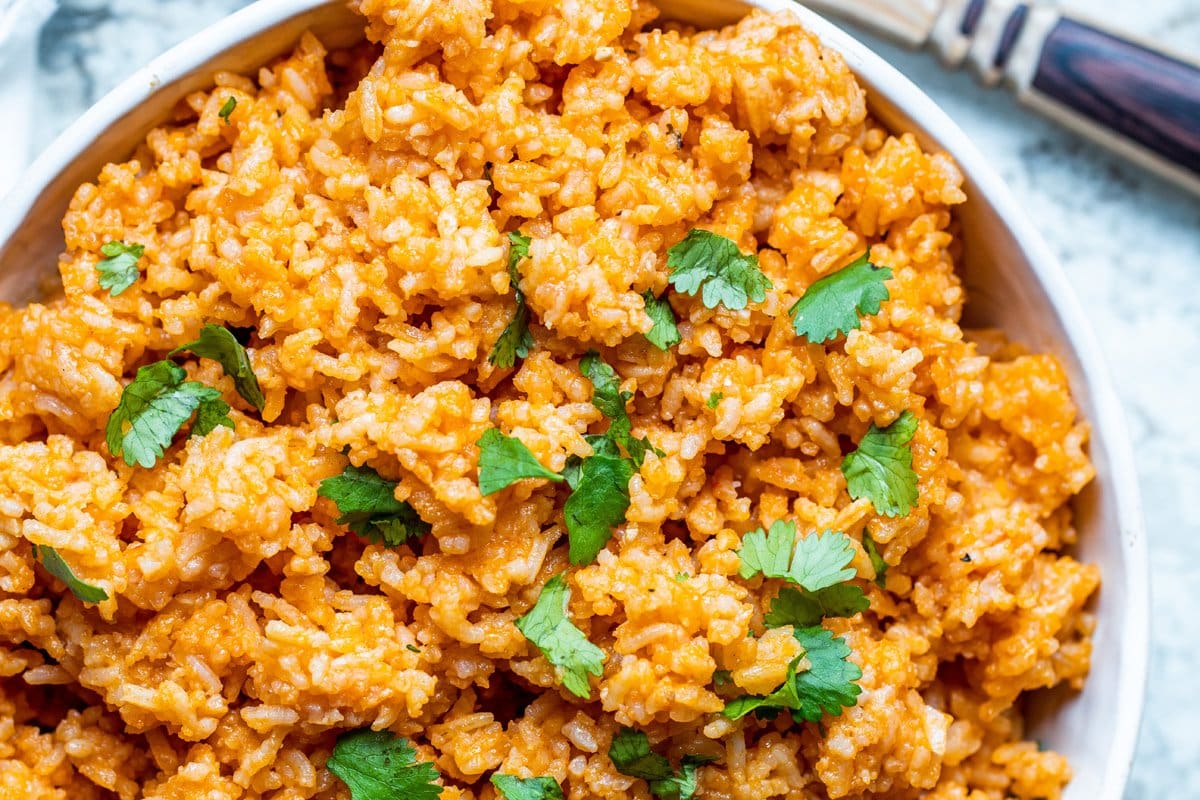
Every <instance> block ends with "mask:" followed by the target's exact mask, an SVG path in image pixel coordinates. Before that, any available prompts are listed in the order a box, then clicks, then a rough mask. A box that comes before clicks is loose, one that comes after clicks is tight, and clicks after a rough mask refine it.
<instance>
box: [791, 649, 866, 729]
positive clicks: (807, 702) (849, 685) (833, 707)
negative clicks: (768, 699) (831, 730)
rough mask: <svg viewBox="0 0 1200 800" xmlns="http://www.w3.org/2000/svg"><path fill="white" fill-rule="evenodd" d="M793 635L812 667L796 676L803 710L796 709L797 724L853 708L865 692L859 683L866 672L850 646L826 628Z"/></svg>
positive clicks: (794, 712)
mask: <svg viewBox="0 0 1200 800" xmlns="http://www.w3.org/2000/svg"><path fill="white" fill-rule="evenodd" d="M792 635H793V636H795V637H796V641H798V642H800V645H801V646H802V647H803V648H804V657H805V658H807V659H808V663H809V665H810V666H809V668H808V669H807V670H806V671H804V672H801V673H798V674H797V675H796V693H797V694H798V695H800V707H799V708H798V709H794V710H793V712H792V717H793V718H795V719H796V721H797V722H800V721H801V720H803V721H805V722H817V721H819V720H820V719H821V715H822V712H824V713H825V714H828V715H829V716H831V717H836V716H840V715H841V713H842V708H843V707H845V708H850V707H852V706H853V705H854V704H855V703H857V702H858V700H857V698H858V696H859V694H861V693H862V687H861V686H859V685H858V684H857V683H855V681H857V680H858V679H859V678H861V677H862V670H861V669H859V667H858V665H857V664H855V663H854V662H853V661H851V660H850V645H848V644H846V640H845V639H843V638H842V637H841V636H834V635H833V634H832V633H831V632H830V631H827V630H825V629H824V628H817V627H813V628H799V629H797V630H795V631H793V634H792Z"/></svg>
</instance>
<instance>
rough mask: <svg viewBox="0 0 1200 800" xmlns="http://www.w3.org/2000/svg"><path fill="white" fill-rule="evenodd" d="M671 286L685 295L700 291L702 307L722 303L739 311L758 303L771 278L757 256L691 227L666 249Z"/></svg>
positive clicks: (762, 297)
mask: <svg viewBox="0 0 1200 800" xmlns="http://www.w3.org/2000/svg"><path fill="white" fill-rule="evenodd" d="M667 266H668V267H670V268H671V275H670V281H671V285H673V286H674V287H675V289H676V290H677V291H680V292H683V293H684V294H687V295H693V296H694V295H696V294H697V293H699V294H700V296H701V300H702V301H703V302H704V306H705V308H716V307H717V306H718V305H723V306H725V308H727V309H729V310H730V311H741V310H742V309H744V308H745V307H746V306H747V305H748V304H749V303H751V302H754V303H761V302H762V301H763V300H765V299H766V297H767V294H766V292H767V289H770V288H771V279H770V278H768V277H767V276H766V275H764V274H763V272H762V270H761V269H759V267H758V256H755V255H746V254H745V253H743V252H742V251H741V250H740V249H738V246H737V243H736V242H734V241H733V240H731V239H726V238H725V237H724V236H721V235H719V234H716V233H713V232H712V231H706V230H702V229H700V228H693V229H692V230H690V231H688V234H687V236H685V237H684V239H683V241H681V242H680V243H679V244H677V245H675V246H674V247H672V248H671V249H670V250H668V251H667Z"/></svg>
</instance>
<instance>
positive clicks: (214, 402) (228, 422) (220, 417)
mask: <svg viewBox="0 0 1200 800" xmlns="http://www.w3.org/2000/svg"><path fill="white" fill-rule="evenodd" d="M213 391H216V390H215V389H214V390H213ZM229 410H230V409H229V403H226V402H225V401H224V400H223V399H221V398H220V397H219V396H218V397H214V398H213V399H211V400H206V401H204V402H202V403H201V404H200V407H199V408H197V409H196V420H195V422H193V423H192V430H191V432H190V433H188V436H189V437H192V436H207V435H208V434H210V433H212V432H213V431H214V430H216V429H217V427H218V426H224V427H226V428H232V427H233V420H232V419H230V418H229Z"/></svg>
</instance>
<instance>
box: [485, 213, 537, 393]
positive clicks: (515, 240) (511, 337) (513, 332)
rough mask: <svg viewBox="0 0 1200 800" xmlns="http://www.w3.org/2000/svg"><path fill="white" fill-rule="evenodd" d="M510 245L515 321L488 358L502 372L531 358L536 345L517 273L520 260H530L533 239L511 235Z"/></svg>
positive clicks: (516, 234) (521, 235) (509, 274)
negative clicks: (530, 355) (530, 352)
mask: <svg viewBox="0 0 1200 800" xmlns="http://www.w3.org/2000/svg"><path fill="white" fill-rule="evenodd" d="M508 241H509V247H508V279H509V281H510V282H511V283H512V287H513V292H514V293H515V295H516V302H517V308H516V311H515V312H514V313H513V318H512V321H511V322H509V323H508V325H507V326H505V328H504V331H503V332H502V333H501V334H500V338H499V339H497V340H496V343H495V344H494V345H492V352H491V353H489V354H488V362H489V363H490V364H493V365H494V366H497V367H500V368H501V369H508V368H510V367H512V366H513V365H514V364H516V363H517V359H518V358H525V357H526V356H528V355H529V351H530V350H532V349H533V348H534V347H535V346H536V344H537V343H536V342H535V341H534V339H533V334H531V333H530V332H529V306H528V305H527V304H526V302H525V293H524V292H522V291H521V288H520V283H521V273H520V272H518V271H517V265H518V264H520V263H521V259H523V258H529V245H530V244H531V243H532V242H533V239H531V238H530V237H528V236H525V235H523V234H522V233H521V232H520V231H512V232H511V233H509V234H508Z"/></svg>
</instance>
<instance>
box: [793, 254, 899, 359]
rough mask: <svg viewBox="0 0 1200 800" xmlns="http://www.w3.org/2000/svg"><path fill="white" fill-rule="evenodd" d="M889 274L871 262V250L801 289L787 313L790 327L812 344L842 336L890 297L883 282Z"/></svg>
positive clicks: (876, 312)
mask: <svg viewBox="0 0 1200 800" xmlns="http://www.w3.org/2000/svg"><path fill="white" fill-rule="evenodd" d="M891 278H892V271H891V270H890V269H888V268H887V267H877V266H875V265H874V264H872V263H871V251H870V250H868V251H867V252H866V254H865V255H863V256H862V257H861V258H860V259H858V260H857V261H855V262H854V263H853V264H850V265H849V266H847V267H843V268H842V269H839V270H838V271H837V272H833V273H830V274H829V275H826V276H825V277H824V278H821V279H820V280H818V281H817V282H816V283H814V284H813V285H812V286H809V287H808V289H806V290H805V292H804V296H803V297H801V298H800V299H799V300H797V301H796V303H795V305H793V306H792V307H791V308H790V309H788V313H789V314H791V315H792V328H793V329H795V331H796V334H797V335H798V336H803V337H804V338H806V339H808V341H810V342H812V343H813V344H821V343H822V342H826V341H830V340H832V339H836V338H837V337H839V336H844V335H846V334H847V333H849V332H850V331H852V330H856V329H857V328H858V327H859V326H861V325H862V322H861V317H862V316H870V315H873V314H878V313H879V307H880V304H881V303H882V302H883V301H884V300H887V299H889V298H890V296H891V295H889V294H888V289H887V286H886V285H885V283H886V281H889V280H891Z"/></svg>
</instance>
